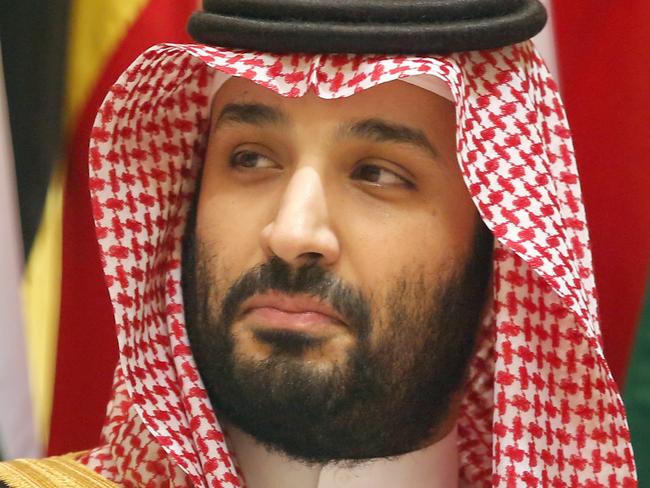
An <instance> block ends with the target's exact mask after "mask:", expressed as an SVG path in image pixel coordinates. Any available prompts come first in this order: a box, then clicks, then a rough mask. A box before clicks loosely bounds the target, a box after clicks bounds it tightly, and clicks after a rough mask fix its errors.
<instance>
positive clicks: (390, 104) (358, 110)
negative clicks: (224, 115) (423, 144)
mask: <svg viewBox="0 0 650 488" xmlns="http://www.w3.org/2000/svg"><path fill="white" fill-rule="evenodd" d="M231 103H261V104H265V105H268V106H270V107H272V108H274V109H277V110H280V111H282V112H283V113H284V114H285V115H286V116H287V118H288V120H289V121H291V120H292V119H298V120H302V121H304V120H305V119H312V120H315V121H320V122H322V123H326V121H328V120H341V121H343V120H354V119H359V118H383V119H387V120H390V121H394V122H401V123H409V124H410V125H416V126H419V127H421V128H424V127H425V126H426V127H433V128H434V129H435V125H436V120H440V121H444V122H445V123H446V124H445V125H447V124H448V123H449V122H451V123H454V120H455V112H454V103H453V102H451V101H450V100H447V99H446V98H444V97H442V96H440V95H437V94H436V93H433V92H431V91H429V90H426V89H424V88H421V87H419V86H416V85H413V84H411V83H407V82H405V81H400V80H394V81H390V82H387V83H382V84H380V85H376V86H374V87H372V88H369V89H366V90H363V91H361V92H359V93H356V94H354V95H351V96H348V97H341V98H335V99H325V98H320V97H318V96H317V95H316V94H315V93H313V92H312V91H309V92H307V93H306V94H305V95H304V96H302V97H297V98H295V97H286V96H282V95H278V94H277V93H275V92H274V91H272V90H270V89H268V88H265V87H263V86H261V85H258V84H256V83H254V82H252V81H250V80H247V79H244V78H239V77H233V78H230V79H228V80H227V81H226V82H225V83H224V84H223V85H222V86H221V87H220V89H219V90H218V91H217V92H216V94H215V96H214V97H213V103H212V116H213V119H214V118H216V117H218V116H219V114H220V113H221V111H222V110H223V108H224V107H225V106H226V105H228V104H231Z"/></svg>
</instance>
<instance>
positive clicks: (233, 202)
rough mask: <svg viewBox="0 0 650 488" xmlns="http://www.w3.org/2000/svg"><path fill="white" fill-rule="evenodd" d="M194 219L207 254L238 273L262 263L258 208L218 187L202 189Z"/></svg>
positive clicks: (260, 216)
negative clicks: (216, 257) (195, 218)
mask: <svg viewBox="0 0 650 488" xmlns="http://www.w3.org/2000/svg"><path fill="white" fill-rule="evenodd" d="M197 212H198V213H197V220H196V234H197V239H198V240H199V241H200V242H202V243H203V245H204V246H205V248H206V250H207V251H208V252H209V253H210V255H216V256H218V258H219V261H220V262H222V263H228V267H229V268H230V269H232V271H233V272H234V273H236V274H239V273H241V272H243V271H245V270H247V269H248V268H250V267H252V266H254V265H255V264H257V263H259V262H260V261H261V251H260V247H259V242H260V239H259V236H260V232H261V229H262V227H263V225H264V216H263V215H261V212H260V209H259V206H256V205H253V204H252V202H248V201H247V200H246V196H245V195H234V194H233V193H232V192H227V191H224V190H223V189H221V188H219V187H218V185H210V186H207V187H205V186H204V187H203V188H202V190H201V195H200V197H199V203H198V209H197Z"/></svg>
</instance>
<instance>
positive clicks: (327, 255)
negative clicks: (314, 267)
mask: <svg viewBox="0 0 650 488" xmlns="http://www.w3.org/2000/svg"><path fill="white" fill-rule="evenodd" d="M261 244H262V248H263V249H264V251H265V253H266V254H267V255H268V256H269V257H270V256H274V255H275V256H277V257H279V258H281V259H282V260H284V261H285V262H287V263H289V264H292V265H294V266H300V265H302V264H305V262H306V261H312V260H316V259H317V260H319V261H320V264H322V265H324V266H325V265H331V264H332V263H334V262H335V261H336V260H337V259H338V257H339V253H340V247H339V241H338V239H337V236H336V234H335V232H334V231H333V230H332V228H331V226H330V220H329V215H328V205H327V201H326V198H325V191H324V187H323V182H322V178H321V176H320V175H319V174H318V172H317V171H316V170H315V169H314V168H311V167H303V168H299V169H297V170H296V172H295V173H294V174H293V175H292V177H291V180H290V181H289V184H288V185H287V187H286V189H285V192H284V195H283V196H282V201H281V203H280V207H279V209H278V211H277V213H276V214H275V217H274V219H273V220H272V221H271V222H270V223H269V224H268V225H267V226H266V227H264V229H263V230H262V233H261Z"/></svg>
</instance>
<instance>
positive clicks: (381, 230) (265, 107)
mask: <svg viewBox="0 0 650 488" xmlns="http://www.w3.org/2000/svg"><path fill="white" fill-rule="evenodd" d="M455 153H456V148H455V117H454V107H453V104H452V103H451V102H449V101H447V100H445V99H443V98H441V97H439V96H437V95H435V94H433V93H430V92H428V91H425V90H423V89H421V88H418V87H416V86H413V85H410V84H407V83H405V82H401V81H394V82H390V83H386V84H383V85H379V86H377V87H374V88H372V89H369V90H366V91H364V92H361V93H359V94H356V95H354V96H352V97H349V98H343V99H335V100H324V99H320V98H318V97H317V96H316V95H314V94H313V93H308V94H307V95H305V96H304V97H302V98H296V99H290V98H284V97H281V96H279V95H277V94H275V93H273V92H271V91H270V90H268V89H265V88H263V87H260V86H257V85H255V84H254V83H252V82H250V81H247V80H242V79H237V78H234V79H231V80H229V81H228V82H226V83H225V85H224V86H223V87H222V88H221V90H220V91H219V92H218V95H217V96H216V98H215V103H214V106H213V120H212V128H211V133H210V139H209V144H208V148H207V154H206V157H205V165H204V168H203V174H202V180H201V189H200V195H199V198H198V202H197V204H196V207H195V209H194V212H196V213H195V215H193V217H192V219H191V220H193V219H194V218H195V219H196V224H195V228H194V227H193V222H192V223H191V225H190V228H189V229H188V234H187V239H186V242H185V249H184V265H183V272H184V283H183V288H184V295H185V302H186V318H187V322H188V332H189V335H190V340H191V343H192V349H193V354H194V356H195V359H196V361H197V365H198V367H199V371H200V373H201V376H202V378H203V381H204V383H205V385H206V388H207V390H208V393H209V396H210V399H211V401H212V403H213V405H214V407H215V409H216V410H217V412H218V414H219V415H220V416H223V417H225V418H226V419H228V420H229V421H231V422H232V423H233V424H235V425H237V426H239V427H240V428H242V429H243V430H244V431H247V432H248V433H249V434H251V435H253V436H254V437H256V438H257V439H258V440H260V441H262V442H264V443H266V444H267V445H269V446H271V447H275V448H278V449H280V450H282V451H284V452H285V453H287V454H289V455H291V456H294V457H297V458H300V459H304V460H306V461H314V462H328V461H332V460H337V459H366V458H372V457H385V456H391V455H397V454H401V453H404V452H408V451H412V450H415V449H418V448H421V447H424V446H425V445H427V444H430V443H431V442H434V441H435V440H436V439H439V438H440V437H442V436H443V435H444V434H446V432H447V431H448V430H449V429H450V428H451V426H452V425H453V417H454V415H453V410H454V408H455V407H454V406H455V405H456V404H457V399H458V398H457V397H458V395H457V393H458V390H459V388H460V387H461V384H462V381H463V377H464V373H465V371H466V365H467V361H468V358H469V357H470V355H471V352H472V346H473V340H474V337H475V332H476V329H477V326H478V322H479V316H480V312H481V310H482V307H483V304H484V300H485V290H486V286H487V281H488V278H489V270H490V268H491V259H490V251H491V238H490V236H489V233H488V232H487V230H486V229H485V228H484V227H483V226H482V223H480V221H479V220H478V216H477V213H476V211H475V209H474V206H473V204H472V201H471V199H470V196H469V194H468V192H467V190H466V188H465V185H464V183H463V181H462V177H461V173H460V170H459V168H458V164H457V162H456V157H455ZM450 419H451V420H450Z"/></svg>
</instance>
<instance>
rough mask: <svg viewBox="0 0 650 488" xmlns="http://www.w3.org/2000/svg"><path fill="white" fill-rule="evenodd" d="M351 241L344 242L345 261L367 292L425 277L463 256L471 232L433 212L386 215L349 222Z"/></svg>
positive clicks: (463, 226) (450, 219)
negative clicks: (409, 275)
mask: <svg viewBox="0 0 650 488" xmlns="http://www.w3.org/2000/svg"><path fill="white" fill-rule="evenodd" d="M350 224H351V225H350V227H351V228H352V229H354V232H352V233H351V235H353V236H354V237H352V238H347V239H346V241H347V242H346V244H347V246H343V247H344V249H347V250H348V253H347V254H348V259H349V262H350V265H351V266H352V267H353V268H354V269H355V274H357V275H358V277H359V280H360V281H361V283H362V286H363V287H364V288H366V287H367V289H368V290H369V291H372V290H373V288H376V287H378V286H382V284H384V283H389V282H393V281H394V279H397V278H400V277H403V276H404V275H405V273H413V272H414V271H417V272H418V274H420V275H422V276H424V277H425V278H426V277H429V276H437V275H438V274H439V273H440V271H441V270H442V269H443V268H444V267H447V266H448V265H449V263H450V262H455V261H457V259H458V257H459V255H461V254H464V252H465V248H466V247H467V244H468V243H469V242H468V241H469V240H470V238H471V232H468V229H466V228H465V227H466V226H465V225H462V224H459V223H458V222H457V221H456V220H454V219H453V218H448V217H447V216H442V215H440V214H438V213H436V212H426V211H424V210H423V211H418V212H409V213H405V214H400V213H395V214H392V215H385V216H384V219H377V218H376V219H357V220H355V221H353V222H350Z"/></svg>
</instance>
